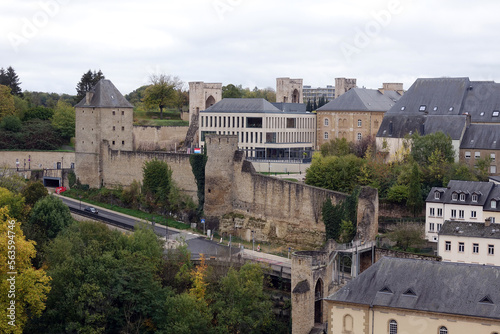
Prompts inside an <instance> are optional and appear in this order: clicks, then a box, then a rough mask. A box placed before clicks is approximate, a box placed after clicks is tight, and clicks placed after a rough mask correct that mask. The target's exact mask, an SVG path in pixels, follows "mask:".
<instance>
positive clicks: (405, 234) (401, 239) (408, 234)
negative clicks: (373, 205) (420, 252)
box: [388, 223, 425, 251]
mask: <svg viewBox="0 0 500 334" xmlns="http://www.w3.org/2000/svg"><path fill="white" fill-rule="evenodd" d="M423 234H424V227H423V226H420V225H418V224H414V223H399V224H398V225H397V226H396V228H395V229H394V231H393V232H391V233H389V235H388V238H389V239H390V240H392V241H394V242H396V247H398V248H401V249H402V250H403V251H406V250H408V248H410V247H411V246H415V247H418V246H421V245H424V244H425V240H424V238H423Z"/></svg>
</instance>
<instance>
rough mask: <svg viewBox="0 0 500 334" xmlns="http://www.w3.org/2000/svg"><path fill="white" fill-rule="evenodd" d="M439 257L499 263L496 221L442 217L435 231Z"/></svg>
mask: <svg viewBox="0 0 500 334" xmlns="http://www.w3.org/2000/svg"><path fill="white" fill-rule="evenodd" d="M438 255H439V256H441V258H442V259H443V261H447V262H464V263H475V264H485V265H493V266H500V224H492V223H491V221H490V219H486V222H468V221H446V222H445V223H444V225H443V227H442V228H441V231H440V232H439V239H438Z"/></svg>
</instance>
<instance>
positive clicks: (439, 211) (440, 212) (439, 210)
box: [437, 209, 443, 217]
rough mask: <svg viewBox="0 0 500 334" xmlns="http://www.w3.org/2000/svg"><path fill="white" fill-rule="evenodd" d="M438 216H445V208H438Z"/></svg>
mask: <svg viewBox="0 0 500 334" xmlns="http://www.w3.org/2000/svg"><path fill="white" fill-rule="evenodd" d="M437 216H438V217H443V209H438V215H437Z"/></svg>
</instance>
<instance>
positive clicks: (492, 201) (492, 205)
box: [490, 199, 497, 209]
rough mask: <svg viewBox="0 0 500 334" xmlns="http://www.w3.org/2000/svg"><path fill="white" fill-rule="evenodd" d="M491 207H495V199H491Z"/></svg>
mask: <svg viewBox="0 0 500 334" xmlns="http://www.w3.org/2000/svg"><path fill="white" fill-rule="evenodd" d="M490 203H491V208H492V209H496V208H497V201H495V200H494V199H492V200H491V202H490Z"/></svg>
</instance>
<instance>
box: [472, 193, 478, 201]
mask: <svg viewBox="0 0 500 334" xmlns="http://www.w3.org/2000/svg"><path fill="white" fill-rule="evenodd" d="M477 197H478V196H477V194H472V201H473V202H477Z"/></svg>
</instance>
